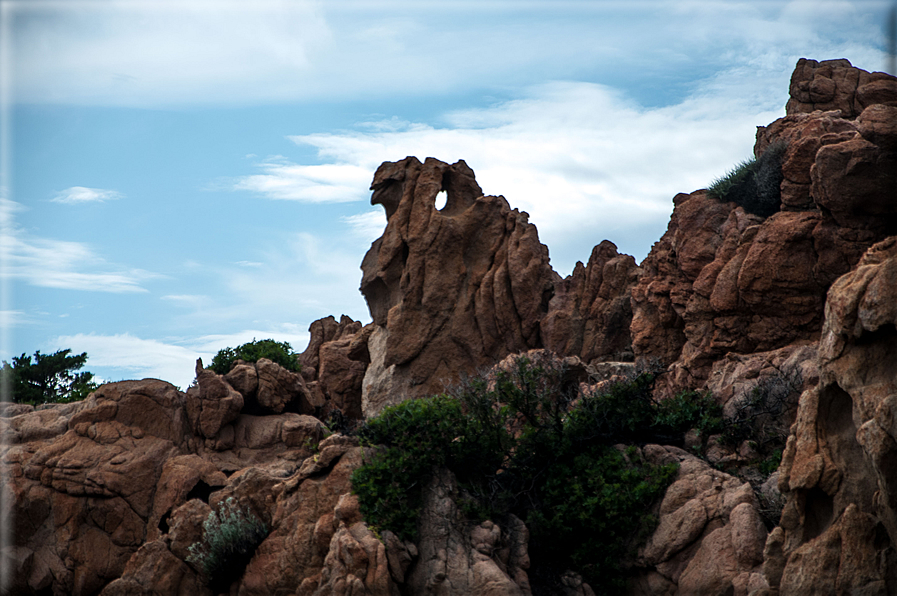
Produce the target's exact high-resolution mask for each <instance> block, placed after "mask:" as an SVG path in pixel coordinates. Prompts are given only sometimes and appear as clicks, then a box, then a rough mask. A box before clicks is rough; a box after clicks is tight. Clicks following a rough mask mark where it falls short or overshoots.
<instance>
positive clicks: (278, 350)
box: [209, 338, 302, 375]
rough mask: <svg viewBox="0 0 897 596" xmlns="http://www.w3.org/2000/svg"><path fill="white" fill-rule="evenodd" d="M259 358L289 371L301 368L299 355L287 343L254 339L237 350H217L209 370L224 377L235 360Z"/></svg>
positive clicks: (256, 359)
mask: <svg viewBox="0 0 897 596" xmlns="http://www.w3.org/2000/svg"><path fill="white" fill-rule="evenodd" d="M261 358H267V359H268V360H271V361H272V362H274V363H276V364H279V365H281V366H282V367H284V368H285V369H287V370H289V371H293V372H299V371H300V370H302V366H300V364H299V355H298V354H296V353H295V352H293V348H292V346H290V344H289V343H288V342H285V341H284V342H277V341H274V340H273V339H261V340H258V341H256V340H255V338H253V340H252V341H251V342H249V343H245V344H243V345H242V346H240V347H238V348H224V349H223V350H218V353H217V354H216V355H215V357H214V358H212V364H211V365H210V366H209V368H211V369H212V370H213V371H215V372H216V373H218V374H219V375H226V374H227V373H229V372H230V369H231V368H232V367H233V366H234V364H236V362H237V360H242V361H243V362H258V361H259V359H261Z"/></svg>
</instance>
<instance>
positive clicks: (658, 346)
mask: <svg viewBox="0 0 897 596" xmlns="http://www.w3.org/2000/svg"><path fill="white" fill-rule="evenodd" d="M807 81H809V83H807ZM825 81H828V82H825ZM851 81H853V82H851ZM805 83H806V84H805ZM858 85H859V86H858ZM805 87H806V88H807V89H811V90H816V91H813V92H812V93H811V94H810V96H812V97H813V98H815V99H814V100H813V102H812V104H807V103H805V102H806V101H809V99H802V98H804V91H803V89H804V88H805ZM823 88H824V89H829V90H830V91H831V94H829V95H826V94H821V92H820V91H818V90H819V89H823ZM873 88H874V92H873V91H872V90H873ZM791 91H792V98H791V100H789V103H788V115H787V116H785V117H784V118H782V119H779V120H777V121H775V122H773V123H772V124H771V125H769V126H768V127H760V128H759V129H758V131H757V143H756V145H755V154H756V155H757V156H758V157H759V156H760V155H762V154H763V152H764V151H766V149H767V148H768V147H769V146H770V145H771V144H773V143H776V142H782V143H786V144H787V150H786V152H785V157H784V162H783V165H782V171H783V174H784V181H783V182H782V185H781V189H782V206H781V211H780V212H778V213H776V214H774V215H772V216H771V217H768V218H765V219H764V218H762V217H759V216H756V215H751V214H749V213H746V212H745V211H744V209H743V208H741V207H736V206H735V204H734V203H720V202H718V201H716V200H714V199H712V198H710V197H708V196H707V195H706V193H705V192H704V191H697V192H695V193H692V194H690V195H682V194H680V195H677V196H676V197H675V198H674V199H673V202H674V205H675V207H674V210H673V215H672V217H671V219H670V224H669V227H668V229H667V232H666V233H665V234H664V235H663V237H662V238H661V239H660V241H659V242H658V243H656V244H655V246H654V247H653V249H652V250H651V253H650V254H649V255H648V257H647V258H646V259H645V261H644V262H643V263H642V264H641V268H642V274H641V276H640V278H639V281H638V285H637V286H636V287H635V288H634V289H633V291H632V309H633V322H632V328H631V331H632V342H633V349H634V351H635V354H636V356H637V357H659V358H661V359H662V360H663V361H664V362H665V363H667V364H672V367H671V372H672V374H671V375H670V378H669V379H668V381H667V382H668V383H669V384H670V385H671V389H670V391H672V390H673V389H675V388H682V387H700V386H701V385H703V383H704V382H705V381H706V380H707V378H708V375H709V373H710V371H711V368H712V365H713V363H714V362H715V361H716V360H718V359H719V358H721V357H723V356H725V355H726V354H727V353H728V352H736V353H742V354H745V353H752V352H758V351H768V350H774V349H778V348H781V347H784V346H787V345H790V344H794V343H796V342H814V341H817V340H818V339H819V334H820V331H821V328H822V321H823V310H824V304H825V299H826V292H827V290H828V288H829V287H830V286H831V284H832V282H834V280H835V279H837V277H838V276H840V275H842V274H844V273H847V272H848V271H850V270H851V268H853V267H854V266H855V265H856V263H857V261H858V260H859V258H860V256H861V255H862V254H863V251H865V250H866V249H867V248H869V247H870V246H871V245H872V244H873V243H874V242H876V241H878V240H881V239H882V238H884V237H886V236H887V235H888V234H893V233H894V232H895V231H897V201H895V200H894V192H895V191H894V189H895V188H897V153H895V151H894V146H895V145H894V137H893V134H894V132H895V129H894V125H893V120H892V119H890V116H893V115H897V113H893V110H895V108H894V105H897V79H895V78H894V77H891V76H889V75H885V74H883V73H876V74H875V76H872V75H869V73H866V72H865V71H861V70H859V69H856V68H853V67H851V66H850V65H849V63H848V62H847V61H846V60H836V61H827V62H822V63H816V62H814V61H804V60H802V61H801V62H800V63H799V64H798V67H797V69H796V70H795V74H794V77H793V78H792V87H791ZM807 93H810V92H809V91H807ZM826 93H828V92H826ZM808 97H809V96H808ZM822 98H827V99H825V100H824V101H823V99H822ZM808 106H809V107H808ZM820 106H821V107H825V108H830V107H838V108H839V109H843V110H844V111H843V112H842V111H827V112H823V111H818V110H816V111H810V108H811V107H812V108H817V107H820ZM858 110H859V111H858ZM807 112H809V113H807Z"/></svg>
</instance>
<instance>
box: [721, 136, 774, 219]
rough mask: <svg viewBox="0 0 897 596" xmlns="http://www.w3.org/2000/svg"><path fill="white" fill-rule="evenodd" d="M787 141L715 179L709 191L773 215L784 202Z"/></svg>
mask: <svg viewBox="0 0 897 596" xmlns="http://www.w3.org/2000/svg"><path fill="white" fill-rule="evenodd" d="M786 149H787V145H785V144H784V143H773V144H771V145H770V146H769V147H767V148H766V151H764V152H763V154H762V155H761V156H760V157H759V158H756V159H750V160H748V161H743V162H741V163H740V164H738V165H737V166H736V167H735V168H734V169H733V170H731V171H730V172H729V173H728V174H726V175H725V176H724V177H722V178H720V179H718V180H716V181H714V183H713V184H711V185H710V188H708V189H707V194H709V195H710V196H711V197H713V198H715V199H718V200H720V201H724V202H728V201H733V202H734V203H735V204H736V205H740V206H741V207H743V208H744V210H745V211H747V212H748V213H753V214H754V215H760V216H762V217H769V216H770V215H772V214H773V213H776V212H777V211H778V210H779V206H780V205H781V202H782V197H781V184H782V180H783V176H782V159H783V158H784V155H785V150H786Z"/></svg>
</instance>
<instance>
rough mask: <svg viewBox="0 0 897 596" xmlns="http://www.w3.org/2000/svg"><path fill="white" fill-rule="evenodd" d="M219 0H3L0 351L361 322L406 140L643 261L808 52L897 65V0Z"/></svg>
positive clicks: (570, 236)
mask: <svg viewBox="0 0 897 596" xmlns="http://www.w3.org/2000/svg"><path fill="white" fill-rule="evenodd" d="M211 6H213V5H212V4H209V3H208V2H203V1H190V2H186V3H177V4H175V3H167V2H162V3H153V4H149V3H144V2H137V1H118V2H77V3H74V2H73V3H57V2H43V1H36V2H35V1H29V2H25V1H21V0H2V13H0V16H2V24H0V26H2V30H0V33H2V37H3V42H2V44H3V46H2V62H0V67H2V77H3V78H2V80H0V87H2V89H3V91H2V93H3V96H2V104H3V106H2V107H3V109H2V129H3V139H2V155H3V158H2V163H0V174H2V188H3V195H2V196H0V222H2V228H3V238H2V244H0V269H2V284H3V285H2V290H0V311H2V312H0V314H2V332H3V334H2V338H0V359H2V360H7V361H9V360H10V359H11V357H12V356H17V355H19V354H21V353H25V354H27V355H31V354H33V353H34V352H35V351H36V350H40V351H41V352H43V353H52V352H54V351H56V350H57V349H63V348H70V349H71V350H72V351H73V353H76V354H79V353H81V352H87V354H88V358H89V359H88V362H87V364H86V366H85V367H84V368H85V370H89V371H90V372H93V373H94V374H95V375H96V376H97V377H98V378H100V379H101V380H105V381H114V380H119V379H129V378H143V377H155V378H160V379H163V380H166V381H169V382H171V383H173V384H174V385H176V386H179V387H180V388H181V389H186V387H187V385H189V383H190V381H191V380H192V378H193V367H194V363H195V360H196V358H197V357H201V358H203V361H204V363H205V364H206V365H208V364H209V362H210V359H211V357H212V356H214V354H215V353H216V352H217V351H218V350H220V349H223V348H225V347H236V346H238V345H240V344H242V343H245V342H248V341H250V340H252V339H267V338H272V339H275V340H277V341H287V342H289V343H290V344H291V345H292V347H293V349H294V350H295V351H296V352H302V351H303V350H304V349H305V346H306V345H307V342H308V332H307V329H308V325H309V324H310V323H311V322H312V321H314V320H317V319H320V318H322V317H326V316H328V315H333V316H334V317H336V318H337V319H339V317H340V315H342V314H346V315H348V316H350V317H352V318H353V319H355V320H360V321H362V322H363V323H367V322H369V321H370V315H369V313H368V311H367V306H366V304H365V302H364V299H363V298H362V296H361V294H360V292H359V291H358V286H359V283H360V280H361V273H360V264H361V260H362V257H363V256H364V254H365V252H366V251H367V250H368V248H369V246H370V243H371V242H372V241H373V240H375V239H376V238H377V237H378V236H379V235H380V234H381V233H382V231H383V227H384V226H385V222H386V218H385V215H384V213H383V210H382V208H380V207H379V206H376V207H371V206H370V191H369V190H368V188H369V185H370V181H371V180H372V178H373V175H374V171H375V170H376V168H377V166H378V165H379V164H380V163H381V162H383V161H397V160H401V159H403V158H404V157H406V156H407V155H415V156H416V157H418V158H419V159H420V160H421V161H423V160H424V159H425V158H426V157H435V158H437V159H440V160H442V161H445V162H448V163H453V162H455V161H457V160H459V159H464V160H465V161H466V162H467V164H468V165H469V166H470V167H471V168H472V169H473V170H474V172H475V173H476V176H477V182H478V183H479V184H480V186H481V187H482V189H483V192H484V193H485V194H487V195H502V196H504V197H505V198H506V199H507V201H508V202H509V204H510V205H511V207H512V208H517V209H520V210H521V211H526V212H528V213H529V214H530V221H531V222H532V223H534V224H535V225H536V227H537V229H538V230H539V237H540V240H541V242H542V243H543V244H545V245H546V246H548V248H549V253H550V255H551V263H552V266H553V267H554V269H555V270H556V271H557V272H558V273H559V274H561V275H562V276H566V275H569V274H570V272H571V271H572V269H573V267H574V265H575V263H576V262H577V261H582V262H585V261H587V260H588V257H589V254H590V252H591V249H592V247H593V246H595V245H597V244H598V243H600V242H601V241H602V240H605V239H607V240H610V241H611V242H613V243H614V244H616V245H617V247H618V249H619V251H620V252H621V253H626V254H630V255H633V256H634V257H635V258H636V261H637V262H639V263H641V261H642V260H643V259H644V258H645V256H647V254H648V252H649V250H650V248H651V245H652V244H653V243H654V242H656V241H657V240H659V238H660V236H661V235H662V234H663V233H664V231H665V230H666V227H667V223H668V220H669V215H670V213H671V212H672V206H673V205H672V198H673V197H674V196H675V195H676V194H677V193H680V192H685V193H688V192H693V191H695V190H698V189H701V188H706V187H707V186H708V185H709V184H710V183H712V182H713V181H714V180H715V179H717V178H720V177H722V176H724V175H725V174H726V173H727V172H728V171H729V170H731V169H732V168H733V167H734V166H736V165H737V164H738V163H739V162H740V161H742V160H744V159H747V158H750V157H751V156H752V148H753V144H754V131H755V127H757V126H766V125H768V124H769V123H771V122H772V121H774V120H775V119H777V118H779V117H782V116H784V115H785V114H784V106H785V102H786V101H787V99H788V82H789V79H790V75H791V72H792V71H793V69H794V65H795V64H796V62H797V60H798V59H799V58H802V57H803V58H809V59H814V60H820V61H821V60H828V59H836V58H847V59H848V60H850V62H851V63H852V64H853V65H854V66H856V67H858V68H862V69H865V70H868V71H870V72H871V71H877V70H884V69H886V68H887V64H888V56H887V53H886V50H885V48H886V47H887V43H886V40H885V32H884V27H885V15H886V13H887V11H888V10H889V9H890V7H891V6H892V2H885V1H881V2H878V1H869V2H866V1H860V0H855V1H853V2H810V1H805V0H801V1H796V2H788V3H779V2H760V3H756V2H753V3H740V2H721V1H716V2H690V3H681V2H669V1H667V2H659V1H658V2H636V3H628V4H622V3H612V2H608V3H585V2H562V3H547V2H524V3H520V2H515V3H511V2H504V1H495V2H487V3H473V2H451V3H446V4H441V5H438V6H429V5H428V6H420V5H419V4H415V3H411V2H406V1H401V2H389V3H385V2H384V3H376V4H374V3H364V2H352V1H348V0H344V1H339V2H330V3H323V2H312V1H309V2H286V1H268V2H261V3H257V4H256V3H253V4H249V3H245V2H225V3H216V4H215V5H214V6H215V8H214V9H212V8H211ZM732 23H738V26H737V27H734V28H733V27H732ZM892 74H894V73H892Z"/></svg>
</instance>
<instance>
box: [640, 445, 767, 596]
mask: <svg viewBox="0 0 897 596" xmlns="http://www.w3.org/2000/svg"><path fill="white" fill-rule="evenodd" d="M643 452H644V455H645V457H646V458H647V459H648V460H649V461H651V462H652V463H657V464H662V463H670V462H675V463H678V464H679V471H678V474H677V477H676V480H675V481H674V482H673V484H672V485H670V487H669V488H668V489H667V491H666V494H665V496H664V498H663V501H662V502H661V504H660V509H659V511H658V518H659V522H658V525H657V529H656V530H655V531H654V532H653V533H652V535H651V536H650V537H649V538H648V541H647V544H646V545H645V546H644V547H642V548H641V549H640V551H639V556H638V559H637V561H636V563H635V568H634V570H633V578H632V579H631V580H630V585H629V594H632V595H633V596H636V595H645V596H648V595H654V594H671V595H673V594H682V595H685V594H688V595H700V594H707V595H711V594H733V595H734V596H747V594H748V593H749V592H750V591H751V590H753V589H755V588H760V587H764V586H765V583H764V581H765V580H764V578H763V576H762V573H761V571H762V563H763V548H764V544H765V543H766V535H767V532H766V527H765V526H764V524H763V520H762V518H761V516H760V514H759V513H758V509H759V503H758V501H757V497H756V496H755V494H754V491H753V490H752V488H751V485H750V484H748V483H746V482H743V481H741V480H738V479H737V478H734V477H732V476H730V475H728V474H725V473H723V472H720V471H718V470H715V469H714V468H712V467H710V466H709V465H708V464H707V463H706V462H705V461H702V460H700V459H698V458H697V457H695V456H693V455H690V454H688V453H686V452H685V451H683V450H682V449H678V448H676V447H660V446H658V445H647V446H645V448H644V449H643Z"/></svg>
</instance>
